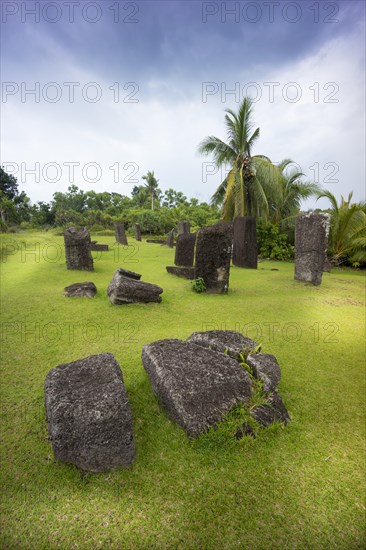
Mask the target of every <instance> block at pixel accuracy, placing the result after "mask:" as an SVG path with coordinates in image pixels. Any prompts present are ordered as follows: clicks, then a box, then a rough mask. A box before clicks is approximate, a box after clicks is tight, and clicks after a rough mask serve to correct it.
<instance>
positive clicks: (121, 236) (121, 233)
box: [114, 222, 128, 245]
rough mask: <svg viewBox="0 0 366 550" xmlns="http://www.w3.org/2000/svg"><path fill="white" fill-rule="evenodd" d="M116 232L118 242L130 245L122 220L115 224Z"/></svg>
mask: <svg viewBox="0 0 366 550" xmlns="http://www.w3.org/2000/svg"><path fill="white" fill-rule="evenodd" d="M114 233H115V236H116V242H117V243H118V244H124V245H128V241H127V237H126V232H125V224H124V223H121V222H117V223H115V224H114Z"/></svg>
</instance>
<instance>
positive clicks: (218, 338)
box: [187, 330, 258, 360]
mask: <svg viewBox="0 0 366 550" xmlns="http://www.w3.org/2000/svg"><path fill="white" fill-rule="evenodd" d="M187 341H188V342H193V343H194V344H197V345H198V346H203V347H205V348H211V349H213V350H215V351H219V352H221V353H224V352H225V350H227V354H228V355H230V357H232V358H233V359H236V360H240V354H244V355H247V353H248V352H249V351H250V350H252V349H253V348H255V347H257V346H258V344H257V342H254V340H251V339H250V338H247V337H246V336H243V335H242V334H241V333H240V332H235V331H234V330H207V331H205V332H193V333H192V334H191V335H190V336H189V338H188V339H187Z"/></svg>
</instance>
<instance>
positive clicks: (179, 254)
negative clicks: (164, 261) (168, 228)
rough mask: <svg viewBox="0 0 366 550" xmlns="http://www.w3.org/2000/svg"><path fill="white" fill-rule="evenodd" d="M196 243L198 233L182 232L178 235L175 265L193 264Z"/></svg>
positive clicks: (188, 265)
mask: <svg viewBox="0 0 366 550" xmlns="http://www.w3.org/2000/svg"><path fill="white" fill-rule="evenodd" d="M195 244H196V233H181V234H180V235H178V237H177V242H176V245H175V259H174V263H175V265H181V266H185V267H191V266H193V262H194V246H195Z"/></svg>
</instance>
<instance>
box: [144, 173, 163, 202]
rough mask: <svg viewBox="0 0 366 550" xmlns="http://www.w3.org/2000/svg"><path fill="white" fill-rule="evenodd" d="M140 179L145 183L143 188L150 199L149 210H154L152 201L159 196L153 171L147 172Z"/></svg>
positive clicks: (157, 181)
mask: <svg viewBox="0 0 366 550" xmlns="http://www.w3.org/2000/svg"><path fill="white" fill-rule="evenodd" d="M142 179H143V180H145V181H146V183H145V187H146V189H147V190H148V193H149V195H150V199H151V210H154V199H155V198H158V196H159V191H160V190H159V186H158V183H159V180H157V179H156V177H155V176H154V170H153V171H152V172H151V171H150V170H148V172H147V174H146V175H145V176H142Z"/></svg>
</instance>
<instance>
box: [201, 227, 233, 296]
mask: <svg viewBox="0 0 366 550" xmlns="http://www.w3.org/2000/svg"><path fill="white" fill-rule="evenodd" d="M232 239H233V226H232V224H231V223H225V222H222V223H219V224H216V225H213V226H211V227H203V228H202V229H200V230H199V231H198V232H197V238H196V254H195V265H196V277H197V278H198V277H202V278H203V280H204V281H205V285H206V292H212V293H217V294H224V293H226V292H227V291H228V289H229V277H230V260H231V249H232Z"/></svg>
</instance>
